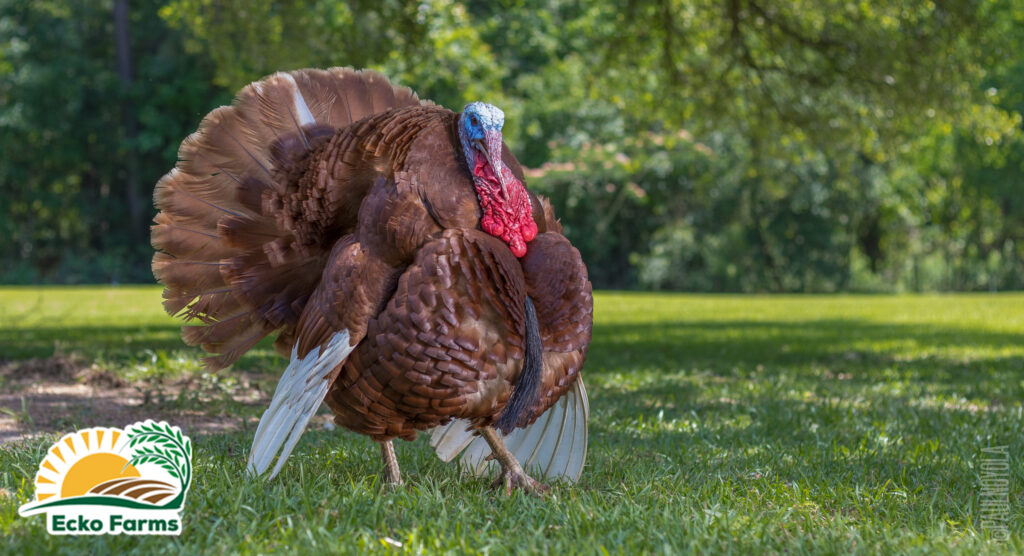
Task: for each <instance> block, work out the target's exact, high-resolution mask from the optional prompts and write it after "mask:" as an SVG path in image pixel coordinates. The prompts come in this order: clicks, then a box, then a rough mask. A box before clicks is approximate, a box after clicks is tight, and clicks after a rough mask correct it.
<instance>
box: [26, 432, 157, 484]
mask: <svg viewBox="0 0 1024 556" xmlns="http://www.w3.org/2000/svg"><path fill="white" fill-rule="evenodd" d="M127 440H128V438H127V437H126V436H125V435H124V434H122V432H121V431H120V430H119V429H108V428H93V429H89V430H84V431H81V432H78V433H74V434H69V435H67V436H65V437H64V438H63V439H61V441H59V442H57V443H56V444H54V445H53V447H51V448H50V451H49V452H48V453H47V454H46V458H44V459H43V462H42V464H41V465H40V466H39V473H38V474H36V499H37V500H40V501H42V500H47V499H50V498H53V497H54V496H56V497H57V498H70V497H72V496H82V495H85V494H88V493H89V491H90V490H92V489H93V488H94V487H96V486H99V485H102V484H104V483H107V482H109V481H113V480H118V479H126V478H132V477H141V474H140V473H139V470H138V469H136V467H135V466H134V465H131V464H130V463H129V462H128V459H127V458H125V457H123V456H121V455H119V454H118V452H119V451H122V450H123V449H124V446H125V445H126V444H127Z"/></svg>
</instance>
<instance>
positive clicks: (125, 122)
mask: <svg viewBox="0 0 1024 556" xmlns="http://www.w3.org/2000/svg"><path fill="white" fill-rule="evenodd" d="M114 40H115V43H116V47H117V77H118V79H119V80H120V82H121V93H122V97H121V98H122V100H121V124H122V126H123V127H124V129H123V133H124V135H123V141H124V153H125V158H124V162H125V198H126V199H127V201H128V225H129V229H130V233H131V236H130V237H131V238H132V243H133V246H135V247H137V246H138V245H139V244H140V242H141V241H142V239H143V237H142V231H143V228H144V227H145V222H144V221H143V218H144V216H143V204H142V198H141V196H140V195H139V155H138V150H137V148H136V143H135V138H136V136H137V135H138V120H137V119H136V114H135V103H134V102H133V101H132V97H131V94H132V81H133V77H132V45H131V28H130V21H129V19H128V0H116V1H115V2H114Z"/></svg>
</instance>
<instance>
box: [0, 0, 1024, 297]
mask: <svg viewBox="0 0 1024 556" xmlns="http://www.w3.org/2000/svg"><path fill="white" fill-rule="evenodd" d="M1022 7H1024V5H1022V4H1021V1H1020V0H994V1H981V0H974V1H967V2H945V1H939V2H935V1H919V0H901V1H897V2H885V3H881V2H849V1H840V0H825V1H824V2H802V1H801V2H783V1H781V0H756V1H753V0H620V1H615V2H604V3H580V2H569V1H564V0H546V1H541V0H500V1H496V2H492V1H489V2H483V1H476V0H471V1H464V2H455V1H450V0H429V1H426V2H402V1H399V0H384V1H383V2H381V1H374V2H369V1H361V0H357V1H354V2H347V3H337V2H326V1H314V2H301V3H300V2H292V1H272V2H259V3H253V2H241V1H234V0H229V1H227V2H212V1H210V0H170V1H167V2H165V3H164V4H163V5H161V6H156V7H149V6H146V7H137V8H135V7H133V8H132V11H131V12H130V16H131V20H130V21H131V25H132V43H131V46H132V49H131V52H132V53H133V54H135V56H136V63H135V65H136V72H137V76H136V79H135V80H134V81H133V83H132V86H131V87H124V86H123V84H121V83H119V82H118V80H117V74H116V72H115V71H114V68H115V67H116V64H114V62H113V60H114V54H115V52H114V43H115V41H114V33H113V31H114V30H113V28H112V21H113V18H112V15H111V14H112V13H113V12H112V8H113V4H111V3H110V2H107V3H103V2H101V3H94V4H91V5H89V6H74V7H64V6H63V4H60V3H48V2H33V3H29V2H20V1H17V0H0V45H3V46H0V100H2V101H3V105H4V107H5V108H4V111H3V115H2V116H0V148H2V149H3V152H4V157H3V161H2V162H0V188H2V189H0V191H2V192H3V200H4V201H5V203H8V202H9V204H8V205H6V206H3V207H0V213H3V215H9V216H10V218H4V224H0V225H3V226H5V229H4V231H6V232H9V235H10V236H11V237H14V238H15V239H16V245H13V246H10V247H0V249H2V250H0V257H2V258H3V259H4V260H9V261H11V262H12V264H9V265H5V268H6V269H7V270H4V271H0V279H2V280H4V281H32V280H39V279H45V280H56V281H84V280H104V281H105V280H110V279H120V280H125V279H131V280H148V276H147V271H146V267H145V265H144V261H145V259H146V258H147V255H148V248H147V247H146V246H145V244H144V243H142V242H141V241H139V240H135V239H133V233H136V232H137V231H138V230H139V229H140V225H138V224H132V225H128V226H126V225H125V218H124V217H123V216H124V214H125V212H124V211H125V210H126V209H127V208H130V206H131V203H130V199H131V196H130V193H131V191H133V188H132V187H131V186H130V183H131V180H130V179H129V176H130V174H131V164H130V161H131V157H130V156H127V155H130V154H131V153H132V152H137V153H138V157H139V163H138V164H139V169H138V173H139V183H140V184H141V185H140V186H139V188H140V189H141V190H145V191H146V192H148V190H149V185H150V184H152V183H154V182H155V181H156V179H157V178H158V177H159V175H160V174H162V173H163V172H165V171H166V170H167V169H169V168H170V167H171V166H172V164H173V160H174V158H173V152H174V148H175V147H176V145H177V143H178V142H179V141H180V140H181V138H183V137H184V136H185V135H186V134H187V133H188V132H189V131H191V130H192V129H194V128H195V126H196V124H197V123H198V120H199V118H200V117H201V115H202V114H203V113H205V111H206V109H208V108H209V107H211V106H214V105H216V104H219V103H222V102H224V101H225V100H226V99H228V98H230V94H231V92H233V91H235V90H237V89H238V88H240V87H241V86H243V85H244V84H245V83H247V82H249V81H251V80H254V79H257V78H259V77H261V76H262V75H265V74H268V73H271V72H273V71H278V70H282V69H295V68H299V67H307V66H331V65H351V66H357V67H371V68H374V69H378V70H380V71H383V72H384V73H386V74H388V75H390V76H391V77H392V78H394V79H396V80H397V81H399V82H401V83H404V84H407V85H410V86H412V87H414V88H415V89H416V90H418V91H419V92H420V93H421V96H423V97H426V98H431V99H433V100H435V101H437V102H439V103H440V104H443V105H445V106H449V107H452V108H456V109H457V108H459V107H460V106H461V105H462V104H464V103H465V102H468V101H471V100H477V99H487V100H489V101H491V102H494V103H496V104H499V105H501V106H502V107H503V108H504V109H505V111H506V114H507V116H508V118H507V121H508V124H507V128H506V137H507V138H508V139H509V140H510V142H511V143H512V145H513V148H514V149H515V150H516V152H517V153H519V154H520V159H521V160H522V162H524V163H525V164H526V165H527V166H529V167H530V168H532V170H531V171H530V178H531V181H530V186H531V187H533V188H535V189H537V190H539V191H541V192H543V193H545V194H547V195H549V196H551V197H552V198H553V199H554V201H555V203H556V205H557V209H558V211H559V213H560V215H561V216H562V219H563V222H564V224H565V226H566V230H567V233H568V234H569V235H570V236H571V237H572V239H573V241H574V243H575V244H577V245H579V246H580V248H581V250H582V251H583V253H584V257H585V259H586V260H587V261H588V263H589V264H590V267H591V273H592V277H593V279H594V282H595V285H597V286H599V287H618V288H633V287H645V288H663V289H686V290H697V291H839V290H857V291H864V290H869V291H895V290H936V289H938V290H949V289H1006V288H1021V287H1024V273H1022V272H1021V265H1022V260H1024V237H1022V234H1024V208H1022V207H1021V206H1020V205H1021V204H1022V202H1021V201H1020V200H1019V199H1020V198H1022V197H1021V195H1020V192H1021V184H1020V183H1019V180H1020V179H1021V178H1020V177H1019V176H1020V175H1021V174H1020V170H1021V167H1022V163H1024V150H1022V147H1024V144H1022V139H1021V136H1020V126H1021V112H1022V110H1024V81H1022V78H1021V77H1020V75H1022V72H1021V69H1022V68H1021V64H1022V63H1024V58H1022V56H1021V55H1020V54H1019V53H1020V52H1022V51H1024V49H1022V48H1021V47H1022V46H1024V44H1022V37H1024V32H1022V31H1021V30H1022V29H1024V26H1022V25H1021V23H1022V22H1021V21H1020V19H1021V17H1022V16H1020V15H1019V14H1020V13H1024V10H1021V9H1020V8H1022ZM58 52H66V53H70V55H62V56H59V55H58V54H57V53H58ZM130 103H134V104H135V106H136V107H137V112H138V118H139V124H138V125H139V130H138V135H137V138H136V139H135V140H132V139H131V135H132V133H131V125H130V123H131V119H130V118H127V119H126V118H125V114H124V111H125V107H126V106H130ZM87 104H88V109H84V108H85V106H86V105H87ZM55 106H56V107H58V108H54V107H55ZM129 110H130V109H129ZM115 130H116V131H115ZM9 152H10V153H11V154H10V155H8V153H9ZM104 184H105V185H104ZM104 192H106V193H104ZM129 213H130V211H129ZM147 216H148V214H147ZM128 220H134V219H132V218H129V219H128ZM133 230H134V231H135V232H133ZM143 235H144V234H143Z"/></svg>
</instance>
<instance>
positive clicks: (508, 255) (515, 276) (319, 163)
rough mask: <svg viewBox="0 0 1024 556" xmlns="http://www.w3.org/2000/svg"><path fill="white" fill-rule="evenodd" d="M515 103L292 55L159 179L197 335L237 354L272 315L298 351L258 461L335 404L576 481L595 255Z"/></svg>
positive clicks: (174, 294) (170, 260)
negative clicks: (522, 138) (523, 161)
mask: <svg viewBox="0 0 1024 556" xmlns="http://www.w3.org/2000/svg"><path fill="white" fill-rule="evenodd" d="M503 123H504V114H503V113H502V112H501V110H499V109H498V108H496V107H494V106H492V105H489V104H485V103H482V102H474V103H472V104H469V105H467V106H466V107H465V108H464V110H463V111H462V112H461V113H455V112H452V111H450V110H447V109H445V108H441V107H439V106H436V105H434V104H433V103H431V102H429V101H421V100H419V98H418V97H417V95H416V94H415V93H413V92H412V91H411V90H410V89H408V88H405V87H399V86H395V85H392V84H391V83H390V82H389V81H388V80H387V79H386V78H385V77H384V76H382V75H380V74H378V73H375V72H372V71H366V70H363V71H356V70H353V69H351V68H332V69H329V70H316V69H307V70H300V71H293V72H288V73H277V74H274V75H272V76H269V77H266V78H264V79H263V80H261V81H259V82H255V83H252V84H250V85H249V86H247V87H245V88H244V89H242V91H241V92H240V93H239V94H238V96H237V97H236V98H235V101H234V103H233V105H232V106H224V107H220V108H218V109H216V110H214V111H213V112H211V113H210V114H208V115H207V116H206V117H205V118H204V119H203V121H202V122H201V124H200V126H199V129H198V131H196V132H195V133H194V134H192V135H191V136H189V137H188V138H186V139H185V140H184V142H182V144H181V147H180V150H179V153H178V162H177V164H176V166H175V167H174V169H172V170H171V171H170V173H168V174H167V175H165V176H164V177H163V178H162V179H161V180H160V181H159V183H157V185H156V189H155V192H154V199H155V204H156V207H157V209H158V210H159V213H158V214H157V216H156V218H155V225H154V226H153V228H152V244H153V247H154V248H155V249H156V250H157V253H156V255H155V256H154V258H153V272H154V274H155V276H156V277H157V279H158V280H159V281H160V282H161V283H162V284H163V285H164V286H165V290H164V299H165V301H164V307H165V308H166V310H167V311H168V312H169V313H171V314H172V315H178V316H181V317H183V318H184V319H186V320H190V321H194V323H193V324H190V325H186V326H184V327H183V328H182V336H183V338H184V340H185V342H186V343H188V344H191V345H201V346H202V348H203V349H204V350H206V351H207V352H209V353H211V354H213V355H211V357H209V358H207V359H206V361H207V364H208V365H209V366H210V367H211V368H223V367H226V366H228V365H230V364H231V363H232V362H234V361H235V360H237V359H238V358H239V357H240V356H241V355H242V354H243V353H245V351H246V350H248V349H249V348H251V347H253V346H254V345H255V344H257V343H258V342H259V341H260V340H262V339H263V338H265V337H267V336H268V335H270V334H272V333H275V332H276V333H277V337H276V340H275V347H276V348H277V349H278V350H279V351H280V352H281V353H282V354H284V355H285V356H287V357H289V358H290V359H289V364H288V366H287V368H286V369H285V370H284V373H283V375H282V376H281V379H280V381H279V383H278V385H277V389H276V391H275V393H274V396H273V399H272V400H271V402H270V406H269V408H268V409H267V410H266V412H265V413H264V414H263V416H262V418H261V419H260V422H259V426H258V428H257V430H256V435H255V438H254V440H253V444H252V450H251V452H250V455H249V460H248V467H247V469H248V471H249V473H250V474H251V475H253V476H258V475H263V474H265V473H267V472H268V471H269V475H268V477H269V478H272V477H273V476H275V475H277V473H278V472H279V471H280V470H281V468H282V466H283V465H284V464H285V461H286V459H287V458H288V456H289V454H290V453H291V452H292V450H293V449H294V448H295V445H296V443H297V442H298V440H299V437H300V436H301V434H302V432H303V430H304V429H305V427H306V424H307V422H308V421H309V419H310V418H311V417H312V416H313V414H314V413H316V411H317V410H318V408H319V407H320V404H321V403H322V402H326V404H327V405H328V407H329V408H330V410H331V411H332V412H333V414H334V420H335V422H336V423H337V424H338V425H340V426H343V427H345V428H348V429H350V430H352V431H355V432H357V433H361V434H364V435H367V436H369V437H371V438H372V439H374V440H375V441H377V442H379V443H380V446H381V453H382V458H383V460H384V478H385V480H386V481H388V482H390V483H394V484H398V483H400V482H401V475H400V472H399V467H398V460H397V458H396V455H395V451H394V446H393V443H392V441H393V439H395V438H401V439H405V440H413V439H415V438H416V436H417V434H418V433H419V432H420V431H426V432H429V434H430V441H431V445H432V446H433V447H434V449H435V451H436V452H437V454H438V456H439V457H441V458H442V459H443V460H444V461H452V460H454V459H455V458H456V457H459V455H460V454H461V457H460V458H459V461H460V464H461V466H462V467H463V468H464V469H465V470H468V471H471V472H473V473H476V474H482V473H484V472H485V471H487V470H488V469H494V470H495V471H497V472H498V474H499V476H498V481H497V482H496V485H498V486H502V485H503V486H504V488H505V489H506V490H511V489H512V488H519V489H523V490H526V491H530V492H541V491H543V490H546V488H547V487H546V486H545V485H544V484H542V483H540V482H538V481H536V480H534V479H533V478H532V477H531V476H530V475H528V474H527V472H530V473H532V474H534V475H537V474H540V475H541V476H542V477H544V478H547V479H551V480H557V479H567V480H570V481H576V480H577V479H578V478H579V476H580V474H581V472H582V469H583V464H584V460H585V458H586V449H587V421H588V419H589V405H588V401H587V394H586V390H585V388H584V385H583V381H582V378H581V377H580V371H581V368H582V366H583V362H584V358H585V356H586V352H587V347H588V345H589V343H590V338H591V327H592V321H593V318H592V315H593V298H592V295H591V286H590V282H589V280H588V278H587V270H586V267H585V266H584V265H583V262H582V260H581V258H580V255H579V252H578V251H577V250H576V249H575V248H574V247H573V246H572V245H571V244H570V242H569V241H568V240H567V239H566V238H565V236H563V235H562V233H561V232H562V230H561V226H560V224H559V223H558V221H557V220H556V219H555V216H554V211H553V210H552V207H551V205H550V204H549V203H548V202H547V200H546V199H542V198H539V197H537V196H536V195H534V194H532V193H531V192H529V191H528V190H527V189H526V187H525V186H524V182H525V180H524V177H523V172H522V169H521V167H520V165H519V163H518V162H517V161H516V159H515V157H514V156H513V155H512V154H511V153H510V152H509V150H508V148H507V147H506V146H505V145H504V143H503V141H502V134H501V130H502V126H503Z"/></svg>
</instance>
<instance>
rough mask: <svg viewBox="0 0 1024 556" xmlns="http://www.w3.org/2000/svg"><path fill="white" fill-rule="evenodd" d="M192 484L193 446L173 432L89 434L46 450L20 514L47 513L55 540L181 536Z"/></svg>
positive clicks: (155, 426) (105, 430) (154, 428)
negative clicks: (64, 537) (67, 537)
mask: <svg viewBox="0 0 1024 556" xmlns="http://www.w3.org/2000/svg"><path fill="white" fill-rule="evenodd" d="M191 482H192V441H191V440H189V438H188V437H187V436H185V435H183V434H182V433H181V429H179V428H178V427H173V426H171V425H169V424H167V423H166V422H159V423H157V422H154V421H152V420H147V421H144V422H140V423H135V424H132V425H129V426H127V427H125V428H124V430H122V429H117V428H109V427H94V428H91V429H85V430H81V431H78V432H74V433H71V434H68V435H65V436H64V437H63V438H61V439H60V440H58V441H57V442H56V443H54V444H53V446H51V447H50V449H49V450H48V451H47V454H46V457H45V458H43V461H42V463H40V464H39V472H38V473H37V474H36V480H35V486H36V499H35V500H34V501H32V502H29V503H28V504H25V505H24V506H22V507H21V508H19V509H18V513H19V514H21V515H22V516H30V515H35V514H38V513H45V514H46V529H47V530H48V531H49V532H50V533H51V534H54V535H106V534H113V535H118V534H127V535H178V534H180V533H181V510H182V508H183V507H184V505H185V497H186V496H187V495H188V488H189V485H190V484H191Z"/></svg>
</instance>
